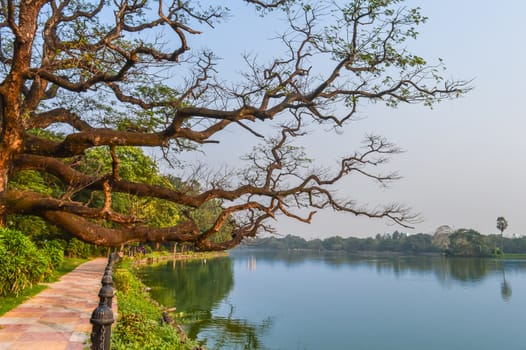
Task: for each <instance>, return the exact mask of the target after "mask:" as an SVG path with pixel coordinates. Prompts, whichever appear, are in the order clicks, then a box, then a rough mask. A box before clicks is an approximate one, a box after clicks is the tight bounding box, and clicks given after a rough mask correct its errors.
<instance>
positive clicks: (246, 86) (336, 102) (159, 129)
mask: <svg viewBox="0 0 526 350" xmlns="http://www.w3.org/2000/svg"><path fill="white" fill-rule="evenodd" d="M401 3H402V1H400V0H381V1H379V0H367V1H365V0H353V1H350V2H349V3H347V4H343V3H340V4H338V2H333V1H328V2H326V3H325V2H320V1H316V2H314V4H315V5H307V4H305V3H303V2H301V3H300V2H296V1H292V0H266V1H258V0H244V1H240V4H239V6H241V5H243V6H252V7H254V9H253V11H254V16H276V22H275V23H283V21H280V20H279V18H285V19H286V20H287V22H286V23H288V29H287V30H286V31H285V32H284V33H283V35H282V36H280V37H279V38H278V41H279V42H280V43H281V45H282V48H283V49H284V50H283V49H280V50H276V56H275V57H274V58H273V59H270V60H268V59H267V60H266V61H265V62H260V61H258V59H257V57H248V56H247V57H245V62H246V67H245V69H244V71H243V74H242V79H243V80H242V81H237V82H229V81H227V80H226V79H227V77H224V76H222V75H221V73H222V72H221V71H220V69H219V68H220V66H218V65H217V58H216V56H215V55H214V53H213V52H212V51H210V50H198V49H190V43H191V42H192V40H193V39H194V38H195V37H196V36H198V35H200V36H206V35H207V33H208V32H209V31H212V30H214V28H215V26H216V25H217V24H219V22H221V21H223V20H228V19H229V18H231V17H233V16H235V15H236V14H235V11H234V10H229V9H228V8H226V7H222V6H220V5H217V3H216V2H215V1H210V3H209V4H206V1H205V2H203V1H200V2H198V1H191V0H186V1H181V0H177V1H176V0H173V1H160V0H159V1H146V0H114V1H108V0H101V1H88V0H85V1H83V0H61V1H59V0H32V1H27V0H18V1H15V0H2V1H1V2H0V4H1V8H0V79H1V84H0V224H1V225H5V224H6V219H5V218H6V216H7V215H9V214H22V215H34V216H39V217H41V218H43V219H45V220H46V221H48V222H49V223H52V224H54V225H56V226H58V227H59V228H61V229H63V230H66V231H68V232H70V233H71V234H73V235H75V236H77V237H78V238H80V239H82V240H84V241H87V242H92V243H95V244H99V245H107V246H117V245H119V244H122V243H126V242H133V241H162V240H171V241H176V242H192V243H194V244H195V245H196V247H197V248H199V249H202V250H214V249H224V248H228V247H232V246H235V245H236V244H238V243H239V242H240V241H241V240H242V239H243V237H246V236H254V235H255V234H256V233H257V232H259V231H261V230H269V229H270V226H269V221H270V219H274V218H276V217H277V216H278V215H285V216H288V217H290V218H294V219H297V220H301V221H304V222H310V221H311V219H312V217H313V215H314V213H315V211H316V210H320V209H325V208H332V209H334V210H336V211H341V212H347V213H350V214H355V215H365V216H369V217H374V218H387V219H390V220H393V221H394V222H396V223H399V224H402V225H407V224H409V223H410V222H411V219H413V218H414V217H413V216H412V215H411V214H410V213H409V212H408V210H407V208H405V207H404V206H402V205H399V204H390V205H385V206H376V207H373V208H367V207H363V206H361V205H359V204H357V203H355V201H353V200H349V199H346V200H339V199H338V198H337V196H336V195H335V194H334V192H333V189H334V187H333V185H334V184H336V183H337V182H338V181H340V180H341V179H342V178H344V177H345V176H349V175H352V174H356V175H358V176H360V175H361V176H365V177H369V178H371V179H373V180H374V181H378V182H380V183H381V184H383V183H386V182H388V181H391V180H394V179H396V175H394V174H388V175H382V173H381V172H377V171H375V170H374V169H375V167H376V166H379V165H381V164H383V163H385V161H386V159H387V157H388V156H389V155H390V154H393V153H396V152H398V149H397V148H396V147H395V146H394V145H392V144H390V143H389V142H387V141H385V140H384V139H383V138H381V137H377V136H369V137H367V138H366V140H365V142H364V144H363V148H362V149H359V150H356V151H354V152H352V153H351V154H350V155H349V156H347V157H344V158H342V159H341V160H340V161H339V163H338V164H335V166H334V168H333V169H332V171H328V170H319V169H318V170H316V169H311V168H310V165H309V157H308V156H307V155H306V154H304V152H303V151H302V148H301V147H299V145H298V142H297V139H298V138H299V137H300V136H302V135H304V134H305V133H307V132H308V131H309V130H312V128H313V127H314V126H319V128H322V129H324V130H329V131H328V132H331V130H332V131H334V130H336V129H338V128H343V127H345V126H346V124H348V122H349V121H350V120H351V119H352V118H353V116H355V114H356V112H357V110H358V109H359V108H360V107H362V106H363V105H364V102H367V101H380V102H385V103H387V105H389V106H396V105H397V104H398V103H424V104H432V103H434V102H436V101H438V100H441V99H444V98H450V97H456V96H458V95H459V94H462V93H463V92H464V91H465V90H466V86H465V84H464V83H462V82H455V81H453V82H448V81H445V80H443V79H442V77H441V76H440V73H441V70H442V68H443V67H442V63H441V62H438V63H437V64H436V65H435V64H428V63H426V61H425V60H424V59H423V58H421V57H419V56H417V55H414V54H412V53H410V52H409V51H407V49H406V48H407V46H408V43H407V40H408V39H411V38H415V37H416V36H417V31H416V28H417V26H418V25H420V24H421V23H422V22H423V21H424V20H425V18H424V17H423V16H421V14H420V13H419V11H418V9H410V8H406V7H404V6H403V4H401ZM236 6H237V5H236ZM278 17H279V18H278ZM257 18H259V17H257ZM239 30H242V31H249V30H250V28H247V27H244V28H239ZM273 34H274V33H270V34H269V36H271V35H273ZM205 38H206V37H205ZM228 40H230V41H233V40H235V38H228ZM269 124H271V125H273V126H274V127H278V128H279V129H278V132H277V133H276V135H277V136H275V137H270V136H269V134H268V130H269V129H268V127H267V125H269ZM46 129H52V130H54V131H59V132H61V133H62V135H63V137H59V138H49V137H46V135H47V133H45V132H42V131H43V130H46ZM225 130H229V131H230V130H234V131H235V132H236V133H246V134H249V135H251V136H253V137H254V138H256V139H261V146H258V147H255V148H254V150H253V151H252V152H248V153H246V152H245V153H246V154H245V155H244V156H243V157H242V158H243V159H244V160H245V161H246V162H247V166H246V168H243V169H237V170H236V169H234V170H232V171H230V172H228V173H227V174H226V176H223V177H219V176H216V177H212V176H208V177H207V179H208V180H209V181H205V180H206V179H205V178H204V177H203V178H199V177H197V178H196V179H194V180H195V181H196V182H199V186H179V187H177V188H176V187H174V186H163V185H162V184H151V183H143V182H139V181H129V180H125V179H123V178H121V176H120V159H119V152H118V150H119V148H120V147H123V146H136V147H143V148H152V149H155V148H156V149H158V152H157V153H153V154H157V155H162V156H163V157H164V159H165V160H166V164H173V163H174V160H176V159H177V156H178V154H180V153H179V152H181V151H196V150H198V148H199V145H202V144H214V143H216V142H217V140H219V139H220V138H221V137H222V136H221V135H222V133H224V132H225ZM93 148H106V149H107V150H108V151H107V152H106V154H107V156H108V157H109V158H111V164H112V166H111V169H110V170H108V171H107V172H98V173H93V172H86V171H83V170H85V168H84V167H82V166H79V164H80V163H81V160H82V157H84V155H85V154H86V153H87V152H88V151H89V150H90V149H93ZM241 148H242V147H241V145H240V149H241ZM101 154H102V153H101ZM185 167H186V168H187V169H188V167H189V166H188V165H186V166H185ZM23 171H38V172H41V173H44V174H46V176H51V177H53V178H54V181H53V183H55V182H57V181H58V182H59V183H60V184H61V186H62V187H61V188H62V189H61V191H57V190H54V191H48V192H47V193H39V192H34V191H30V190H27V189H21V188H17V187H16V186H14V185H10V184H9V179H10V177H12V176H13V175H14V174H17V173H19V172H23ZM186 183H188V182H186ZM196 188H197V189H198V191H196V190H195V189H196ZM84 191H88V192H90V193H93V192H98V193H100V194H102V195H103V198H104V200H101V201H99V202H98V203H99V205H95V204H96V203H95V202H94V201H90V200H89V198H90V197H89V196H83V195H81V193H82V192H84ZM115 193H122V194H129V195H133V196H137V197H139V198H142V197H150V198H157V199H159V200H164V201H169V202H172V203H176V204H177V205H178V207H179V208H188V212H187V214H186V215H185V214H184V213H185V210H184V209H183V210H182V211H181V213H182V214H181V218H180V219H179V220H177V222H176V223H175V224H173V225H171V226H170V227H158V228H152V227H150V226H148V225H145V223H144V222H142V221H141V220H140V219H138V218H137V217H136V216H134V215H131V214H130V213H127V212H118V211H117V210H116V209H115V206H114V205H113V203H112V198H113V196H112V194H115ZM351 194H352V193H351ZM210 201H214V202H215V203H218V202H220V203H222V207H223V209H222V211H221V212H220V213H217V215H216V217H215V219H214V220H212V223H211V224H210V225H208V227H205V228H203V227H198V225H197V224H196V222H195V219H194V218H195V215H196V214H195V211H196V210H199V208H202V207H204V206H206V204H207V203H208V202H210ZM192 213H193V214H192ZM226 224H228V225H232V226H233V227H234V228H233V230H232V234H231V237H230V238H229V239H227V240H226V241H224V240H223V241H222V242H219V243H218V242H216V240H214V239H212V238H213V237H214V235H215V234H216V233H217V232H219V231H220V230H221V228H222V227H224V225H226Z"/></svg>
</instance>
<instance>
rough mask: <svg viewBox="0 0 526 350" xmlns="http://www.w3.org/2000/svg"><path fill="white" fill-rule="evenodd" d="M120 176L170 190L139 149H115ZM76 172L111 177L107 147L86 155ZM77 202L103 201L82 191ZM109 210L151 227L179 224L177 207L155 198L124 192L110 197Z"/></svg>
mask: <svg viewBox="0 0 526 350" xmlns="http://www.w3.org/2000/svg"><path fill="white" fill-rule="evenodd" d="M116 152H117V157H118V158H119V177H120V178H121V179H123V180H127V181H131V182H140V183H146V184H150V185H157V186H162V187H166V188H171V189H173V185H172V184H171V182H170V181H169V180H168V178H167V177H165V176H163V175H162V174H161V173H160V172H159V169H158V167H157V164H156V163H155V161H154V160H153V159H152V158H150V157H149V156H147V155H145V154H144V152H143V151H142V150H141V149H140V148H138V147H118V148H117V150H116ZM79 170H80V171H83V172H86V173H88V174H93V175H97V176H102V175H105V174H111V172H112V159H111V156H110V152H109V149H108V148H107V147H97V148H93V149H90V150H89V151H88V152H86V157H85V158H84V159H83V161H82V162H81V163H80V164H79ZM77 197H78V198H77V199H80V200H85V201H87V200H88V198H89V199H90V200H91V202H92V205H94V206H97V207H100V206H102V203H103V202H104V195H103V193H102V192H100V191H97V192H89V191H83V192H81V193H79V194H78V195H77ZM112 208H113V210H115V211H116V212H119V213H123V214H125V215H129V216H133V217H136V218H138V219H141V220H143V221H144V222H145V223H146V224H147V225H149V226H151V227H166V226H174V225H176V224H177V222H178V221H179V217H180V215H179V209H178V207H177V205H176V204H174V203H172V202H169V201H166V200H162V199H155V198H143V197H137V196H134V195H131V194H125V193H113V194H112Z"/></svg>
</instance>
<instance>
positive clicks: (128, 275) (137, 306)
mask: <svg viewBox="0 0 526 350" xmlns="http://www.w3.org/2000/svg"><path fill="white" fill-rule="evenodd" d="M114 281H115V284H116V286H117V298H118V300H119V319H118V321H117V325H116V326H115V329H114V332H113V334H112V338H111V341H112V349H123V350H124V349H125V350H130V349H137V350H157V349H159V350H162V349H192V348H193V346H195V343H193V342H187V343H184V344H183V343H181V341H180V340H179V337H178V335H177V332H176V330H175V329H174V328H173V327H172V326H171V325H168V324H163V323H161V313H162V309H161V307H160V306H159V305H158V304H157V303H156V302H155V301H154V300H152V299H151V298H150V296H149V295H148V293H146V292H145V286H144V285H143V284H142V283H141V282H140V281H139V280H138V279H137V277H135V275H133V273H132V272H131V271H130V267H129V261H125V262H124V263H121V265H120V267H119V268H117V269H116V271H115V273H114ZM120 288H124V290H121V289H120Z"/></svg>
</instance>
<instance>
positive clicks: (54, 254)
mask: <svg viewBox="0 0 526 350" xmlns="http://www.w3.org/2000/svg"><path fill="white" fill-rule="evenodd" d="M42 251H43V252H44V253H45V254H46V256H47V257H48V259H49V262H50V264H51V269H52V270H56V269H57V268H59V267H60V266H62V263H63V262H64V246H63V244H62V243H61V242H60V241H57V240H52V241H47V242H45V243H44V245H43V247H42Z"/></svg>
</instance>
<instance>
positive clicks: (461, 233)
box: [449, 229, 491, 256]
mask: <svg viewBox="0 0 526 350" xmlns="http://www.w3.org/2000/svg"><path fill="white" fill-rule="evenodd" d="M449 241H450V245H449V251H450V254H451V255H455V256H487V255H490V254H491V248H490V246H489V245H488V241H487V239H485V237H484V236H482V235H481V234H480V233H479V232H477V231H475V230H471V229H470V230H467V229H460V230H457V231H455V232H454V233H453V234H452V235H451V236H450V237H449Z"/></svg>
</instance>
